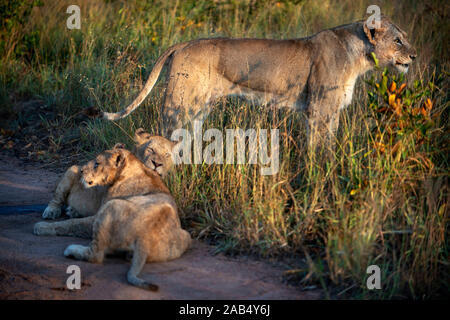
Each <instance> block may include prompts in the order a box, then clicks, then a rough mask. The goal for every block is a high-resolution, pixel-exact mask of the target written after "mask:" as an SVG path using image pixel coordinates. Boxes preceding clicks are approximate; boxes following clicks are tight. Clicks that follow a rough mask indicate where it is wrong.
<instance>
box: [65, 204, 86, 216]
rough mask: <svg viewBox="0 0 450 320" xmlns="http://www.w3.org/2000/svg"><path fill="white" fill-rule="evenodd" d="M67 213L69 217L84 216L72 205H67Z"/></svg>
mask: <svg viewBox="0 0 450 320" xmlns="http://www.w3.org/2000/svg"><path fill="white" fill-rule="evenodd" d="M66 215H67V216H68V217H69V218H80V217H82V215H81V214H79V213H78V211H77V210H75V209H74V208H72V207H71V206H68V207H67V209H66Z"/></svg>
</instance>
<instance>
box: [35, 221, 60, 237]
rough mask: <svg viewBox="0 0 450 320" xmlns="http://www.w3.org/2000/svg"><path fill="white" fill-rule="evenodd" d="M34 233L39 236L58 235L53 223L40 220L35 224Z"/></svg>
mask: <svg viewBox="0 0 450 320" xmlns="http://www.w3.org/2000/svg"><path fill="white" fill-rule="evenodd" d="M33 233H34V234H35V235H37V236H56V232H55V230H54V228H52V224H51V223H48V222H38V223H36V224H35V225H34V228H33Z"/></svg>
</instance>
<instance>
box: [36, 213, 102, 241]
mask: <svg viewBox="0 0 450 320" xmlns="http://www.w3.org/2000/svg"><path fill="white" fill-rule="evenodd" d="M94 220H95V216H90V217H86V218H80V219H70V220H63V221H57V222H44V221H42V222H38V223H36V224H35V225H34V230H33V233H34V234H35V235H38V236H70V237H80V238H87V239H90V238H92V225H93V223H94Z"/></svg>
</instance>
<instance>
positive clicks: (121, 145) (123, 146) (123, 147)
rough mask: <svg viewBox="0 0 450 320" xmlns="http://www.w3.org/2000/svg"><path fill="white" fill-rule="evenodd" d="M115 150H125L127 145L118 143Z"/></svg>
mask: <svg viewBox="0 0 450 320" xmlns="http://www.w3.org/2000/svg"><path fill="white" fill-rule="evenodd" d="M113 149H125V143H120V142H119V143H116V144H115V145H114V147H113Z"/></svg>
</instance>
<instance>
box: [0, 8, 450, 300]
mask: <svg viewBox="0 0 450 320" xmlns="http://www.w3.org/2000/svg"><path fill="white" fill-rule="evenodd" d="M373 3H374V1H362V0H352V1H331V0H330V1H320V2H319V1H312V0H311V1H309V0H305V1H295V2H289V1H280V2H275V1H212V0H210V1H208V0H199V1H190V0H187V1H175V0H174V1H157V0H155V1H147V2H146V1H58V2H55V1H44V6H42V7H38V8H35V9H34V10H33V12H32V15H31V17H30V19H29V21H28V23H26V24H25V25H23V26H18V27H17V28H16V29H13V30H12V32H11V33H10V34H9V37H8V39H7V41H6V43H5V50H4V52H2V56H1V57H0V97H1V100H0V101H2V108H6V106H9V105H11V104H13V103H14V102H15V100H17V99H18V100H20V99H28V98H30V97H39V98H40V99H42V100H43V101H44V104H46V105H47V106H49V107H51V108H53V109H54V110H59V112H60V113H61V115H60V116H61V117H62V118H65V119H67V118H70V117H72V116H73V114H75V113H77V112H79V111H80V110H81V109H82V108H85V107H87V106H97V107H100V108H102V109H104V110H110V111H111V110H114V111H116V110H119V109H122V108H123V107H124V106H125V105H127V104H128V103H129V102H130V101H131V100H132V99H133V98H134V97H135V96H136V95H137V93H138V92H139V90H140V89H141V88H142V85H143V83H144V81H145V79H146V77H147V76H148V74H149V73H150V71H151V69H152V66H153V63H154V62H155V60H156V59H157V57H158V56H159V55H160V54H161V53H162V52H163V51H164V49H165V48H167V47H168V46H170V45H172V44H174V43H178V42H181V41H186V40H190V39H195V38H199V37H211V36H214V37H216V36H230V37H269V38H294V37H302V36H306V35H310V34H312V33H314V32H317V31H319V30H321V29H324V28H328V27H332V26H336V25H339V24H344V23H349V22H352V21H355V20H358V19H361V18H362V17H363V16H364V13H365V9H366V8H367V6H368V5H370V4H373ZM375 3H377V4H379V5H380V7H381V8H382V12H383V13H384V14H386V15H388V16H390V17H391V18H392V20H393V21H395V22H396V23H398V24H399V25H401V26H402V27H403V28H404V29H405V30H406V31H407V32H408V34H409V38H410V40H411V42H412V43H413V44H414V45H415V46H416V47H417V49H418V58H417V60H416V62H415V64H414V65H413V66H412V70H411V71H410V73H409V74H408V75H407V80H403V79H399V78H398V77H396V76H395V75H392V74H389V73H387V74H384V75H383V76H382V75H381V73H382V71H381V70H380V71H375V72H374V73H371V74H368V75H367V76H366V77H365V78H364V79H363V80H360V81H359V82H358V85H357V88H356V89H355V94H354V99H353V103H352V105H351V106H350V107H349V108H348V109H347V110H345V111H343V112H342V113H341V119H340V129H339V132H338V134H337V136H336V141H335V142H336V148H335V150H333V152H327V150H325V152H324V153H322V154H321V153H320V152H319V153H317V154H316V153H312V152H307V148H306V143H305V128H304V115H302V114H298V113H293V112H289V111H286V110H271V109H270V108H269V109H264V108H261V107H258V106H255V105H251V104H248V103H245V102H242V101H235V100H228V101H221V102H219V103H218V104H217V106H216V108H215V110H214V111H213V112H212V113H211V114H210V116H209V118H208V119H207V121H206V123H205V125H204V128H211V127H214V128H219V129H221V128H223V129H225V128H236V127H239V128H243V129H245V128H267V129H268V128H278V129H279V130H280V170H279V172H278V174H276V175H273V176H261V175H260V171H259V166H257V165H207V164H202V165H180V166H178V167H177V171H176V172H174V173H173V174H171V175H170V176H169V177H168V179H167V183H168V186H169V188H170V190H171V191H172V193H173V194H174V195H175V197H176V199H177V202H178V204H179V207H180V208H181V216H182V220H183V224H184V225H185V227H186V228H188V229H189V231H190V232H191V233H192V234H193V235H194V236H195V237H197V238H199V239H205V240H206V241H209V242H212V243H214V244H215V245H216V247H217V250H218V251H224V252H229V253H253V254H257V255H260V256H264V257H282V256H285V257H290V258H291V259H293V260H294V261H296V260H298V261H305V262H304V263H305V264H306V265H307V267H306V268H301V267H299V268H298V270H297V271H293V272H292V273H291V274H295V275H296V278H297V279H300V284H301V287H304V286H306V285H310V284H315V285H317V286H320V287H322V288H323V289H325V292H326V294H327V295H326V296H327V297H358V298H401V297H410V298H430V297H442V296H446V295H447V294H448V291H449V272H448V270H449V264H448V260H449V259H448V258H449V257H448V246H449V242H448V237H447V235H448V222H449V187H448V182H449V181H448V180H449V179H448V161H449V159H448V139H449V126H448V125H449V124H448V106H449V99H448V72H449V61H448V42H447V41H446V39H448V36H449V34H448V32H449V29H450V28H449V25H448V21H449V19H448V5H442V4H441V3H440V2H439V1H428V2H423V1H413V0H410V1H402V2H399V1H396V2H391V1H375ZM71 4H78V5H79V6H80V8H81V16H82V21H81V30H68V29H67V28H66V27H65V23H66V19H67V17H68V15H67V14H65V10H66V8H67V6H69V5H71ZM33 31H38V33H39V37H38V41H37V43H34V44H32V45H28V47H27V48H25V49H26V50H21V51H17V50H15V47H16V46H17V45H18V44H20V43H21V41H22V40H21V39H23V35H26V34H30V32H33ZM384 78H386V80H383V79H384ZM364 80H366V81H364ZM383 81H385V82H386V85H389V86H391V85H392V82H396V86H397V87H400V86H401V84H402V83H403V82H406V83H407V89H404V90H405V91H404V92H402V93H398V94H397V96H396V97H397V98H398V99H400V102H399V103H400V104H401V108H403V109H402V110H406V111H402V112H403V113H404V118H401V119H400V117H399V116H395V114H396V113H395V108H394V105H393V104H392V103H391V102H392V101H391V102H390V101H389V95H390V94H393V93H395V92H394V91H392V90H391V91H389V90H387V89H386V90H384V92H381V91H380V89H379V88H380V86H383V83H384V82H383ZM415 81H417V82H416V83H415V84H414V82H415ZM162 83H163V82H162V81H161V82H160V83H159V84H158V86H157V87H156V90H154V91H155V92H154V93H152V95H151V97H149V98H147V99H146V101H145V102H144V104H143V105H142V106H141V107H140V108H139V109H138V110H137V111H135V112H134V113H133V114H132V115H131V116H129V117H128V118H126V119H123V120H121V121H119V122H117V123H113V122H105V121H86V122H83V123H81V124H80V123H79V122H76V121H73V120H72V121H71V122H72V126H74V127H80V129H79V130H80V134H81V145H82V147H83V150H84V152H85V154H86V156H91V155H92V154H93V153H95V152H98V151H100V150H102V149H105V148H107V147H111V146H112V145H114V143H116V142H119V141H122V142H126V143H127V144H128V145H129V146H131V144H132V142H131V136H132V134H133V132H134V130H135V129H136V128H139V127H144V128H146V129H148V130H149V131H150V132H155V133H157V132H160V129H161V128H160V123H161V117H162V115H161V113H160V108H159V107H160V106H161V97H162ZM377 85H378V87H377ZM388 89H392V87H389V88H388ZM407 92H409V96H407V95H406V94H407ZM11 96H13V97H19V98H11ZM408 99H409V100H408ZM427 99H430V102H431V103H432V105H431V107H430V108H427V107H426V106H427V103H429V102H427ZM424 106H425V107H424ZM383 108H384V109H383ZM399 108H400V107H399ZM414 108H416V109H417V110H419V111H418V112H419V114H412V111H411V110H412V109H414ZM420 108H425V109H424V111H423V114H422V113H421V111H420V110H421V109H420ZM389 110H391V111H390V112H389ZM408 110H410V111H408ZM403 113H402V114H403ZM420 114H422V118H420ZM70 119H73V118H70ZM401 121H403V127H401V126H400V122H401ZM69 122H70V121H69ZM64 123H67V122H64ZM425 123H426V124H427V125H426V126H425V127H424V124H425ZM68 126H70V125H68ZM405 127H406V128H410V130H409V131H408V130H406V129H405ZM387 128H390V129H389V130H388V129H387ZM399 141H400V142H399ZM371 264H376V265H379V266H380V268H381V271H382V290H375V291H369V290H367V289H366V279H367V277H368V275H367V274H366V269H367V266H369V265H371Z"/></svg>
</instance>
